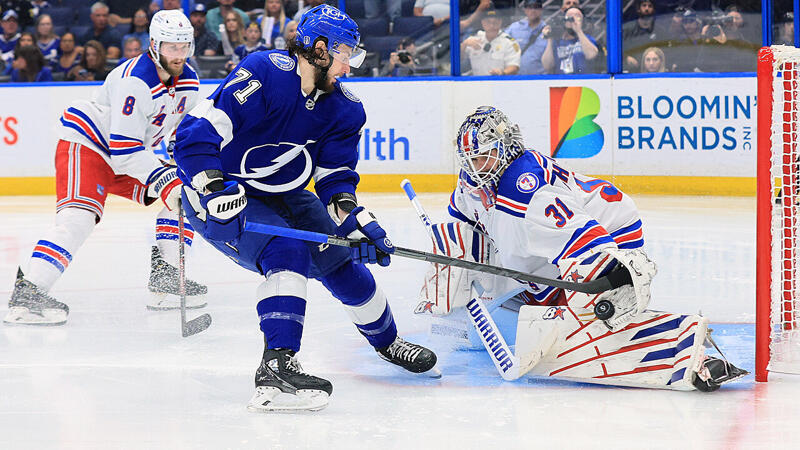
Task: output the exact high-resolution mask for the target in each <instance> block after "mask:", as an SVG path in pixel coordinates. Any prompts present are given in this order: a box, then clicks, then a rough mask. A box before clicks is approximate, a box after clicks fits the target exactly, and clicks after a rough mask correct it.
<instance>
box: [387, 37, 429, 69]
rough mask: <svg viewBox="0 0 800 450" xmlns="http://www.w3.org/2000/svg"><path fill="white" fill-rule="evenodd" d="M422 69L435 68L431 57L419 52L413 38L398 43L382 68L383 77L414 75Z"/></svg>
mask: <svg viewBox="0 0 800 450" xmlns="http://www.w3.org/2000/svg"><path fill="white" fill-rule="evenodd" d="M420 69H426V70H427V72H428V73H430V72H431V70H432V69H433V64H432V62H431V58H430V57H429V56H427V55H420V54H418V53H417V46H416V45H415V43H414V40H413V39H411V38H405V39H403V40H402V41H400V43H399V44H397V50H396V51H394V52H392V53H391V54H390V55H389V61H388V62H387V63H386V64H384V66H383V69H381V76H382V77H412V76H414V75H416V74H417V72H418V71H419V70H420Z"/></svg>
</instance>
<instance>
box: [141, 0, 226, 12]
mask: <svg viewBox="0 0 800 450" xmlns="http://www.w3.org/2000/svg"><path fill="white" fill-rule="evenodd" d="M203 3H211V1H203ZM196 4H197V3H196V2H195V1H194V0H189V11H191V10H193V9H194V5H196ZM149 9H150V13H151V14H155V13H157V12H158V11H161V10H169V9H179V10H181V12H183V0H153V1H152V2H150V8H149Z"/></svg>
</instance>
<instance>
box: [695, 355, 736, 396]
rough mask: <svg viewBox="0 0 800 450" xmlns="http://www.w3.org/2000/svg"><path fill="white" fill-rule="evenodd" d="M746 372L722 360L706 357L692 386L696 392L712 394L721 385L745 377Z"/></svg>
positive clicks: (696, 373)
mask: <svg viewBox="0 0 800 450" xmlns="http://www.w3.org/2000/svg"><path fill="white" fill-rule="evenodd" d="M748 373H750V372H748V371H746V370H744V369H740V368H738V367H736V366H734V365H733V364H731V363H729V362H728V361H726V360H724V359H719V358H714V357H712V356H707V357H706V359H705V360H703V362H702V363H701V364H700V370H698V371H697V372H695V375H694V377H693V378H692V384H694V386H695V387H696V388H697V390H698V391H702V392H713V391H716V390H717V389H719V387H720V386H721V385H722V384H723V383H728V382H731V381H734V380H738V379H739V378H742V377H743V376H745V375H747V374H748Z"/></svg>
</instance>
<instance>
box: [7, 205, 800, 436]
mask: <svg viewBox="0 0 800 450" xmlns="http://www.w3.org/2000/svg"><path fill="white" fill-rule="evenodd" d="M420 197H421V200H422V202H423V204H424V206H425V207H426V208H427V209H428V212H429V213H430V214H431V216H433V218H434V219H440V220H441V219H443V218H444V217H445V213H446V212H445V205H446V200H447V197H446V195H444V194H423V195H421V196H420ZM634 198H635V200H636V201H637V204H638V205H639V208H640V209H641V212H642V217H643V222H644V226H645V236H646V246H647V250H648V252H649V253H650V255H651V257H652V258H653V259H654V260H655V261H656V262H657V263H658V265H659V275H658V276H657V277H656V280H655V281H654V283H653V302H652V303H651V307H652V308H653V309H660V310H668V311H672V312H684V313H686V312H688V313H694V312H698V311H701V312H702V314H704V315H706V316H707V317H709V318H710V320H711V322H712V328H714V330H715V336H716V340H717V343H718V344H719V345H720V346H721V347H722V349H723V351H725V352H726V354H727V356H728V358H729V359H731V360H732V361H733V362H734V363H736V364H737V365H739V366H742V367H744V368H745V369H748V370H751V371H752V369H753V365H754V355H753V348H754V344H753V333H754V327H753V324H752V322H753V321H754V289H755V284H754V281H753V280H754V273H755V200H754V199H752V198H745V199H739V198H719V197H691V198H686V197H645V196H635V197H634ZM360 200H361V202H362V203H364V204H366V205H367V206H368V207H370V208H371V209H372V210H373V211H374V212H375V213H376V214H377V215H378V217H379V219H380V221H381V223H382V224H383V225H384V227H385V228H387V229H388V231H389V235H390V237H391V238H392V240H393V241H394V242H395V244H396V245H400V246H403V247H410V248H420V249H424V250H428V246H429V243H428V241H427V239H426V237H425V232H424V230H423V229H422V228H421V226H420V225H419V224H418V221H417V219H416V216H415V215H414V213H413V210H412V209H411V207H410V206H409V204H408V201H407V200H405V199H404V196H402V195H401V194H397V195H366V194H364V195H362V196H360ZM53 211H54V200H53V198H50V197H4V198H1V197H0V217H1V218H2V220H0V249H2V250H1V251H0V297H2V299H1V300H2V301H1V302H0V315H5V313H6V299H7V298H8V297H9V295H10V293H11V289H12V285H13V280H14V275H15V273H16V267H17V265H18V264H20V263H21V262H23V261H25V259H26V258H27V257H28V255H30V252H31V250H32V247H33V244H34V243H35V242H36V241H37V240H38V239H39V238H40V234H41V233H42V232H43V231H44V230H46V229H47V228H48V227H49V226H50V225H51V223H52V221H53V214H54V212H53ZM156 213H157V208H156V207H151V208H142V207H138V206H136V205H133V204H131V203H127V202H125V201H124V200H119V199H111V201H110V202H109V204H108V205H107V208H106V214H105V217H104V218H103V221H102V222H101V223H100V225H99V226H98V227H97V228H96V230H95V232H94V233H93V234H92V236H91V237H90V238H89V240H88V241H87V243H86V244H85V245H84V246H83V248H81V250H80V251H79V252H77V254H76V255H75V258H74V260H73V262H72V264H71V266H70V267H69V269H68V270H67V271H66V272H65V275H64V276H63V277H62V278H61V280H60V281H59V282H58V283H57V284H56V286H55V288H54V289H53V291H52V292H51V293H52V294H53V295H54V296H55V297H56V298H57V299H59V300H60V301H62V302H65V303H67V304H68V305H69V307H70V316H69V321H68V323H67V324H66V325H65V326H61V327H44V328H35V327H23V326H6V325H2V324H0V449H14V450H16V449H28V448H30V449H50V448H54V449H67V448H76V449H94V448H97V449H110V448H130V449H144V448H156V449H179V448H193V449H194V448H197V449H226V448H231V449H250V448H269V449H281V448H286V449H294V448H313V449H327V448H337V449H338V448H341V449H345V448H348V449H351V448H369V449H372V448H376V449H377V448H381V449H383V448H389V449H395V448H396V449H408V448H412V449H428V448H434V449H446V448H453V449H456V448H457V449H468V448H487V447H488V448H493V449H506V448H548V449H549V448H681V449H714V448H725V449H732V448H741V449H750V448H800V434H798V432H797V431H796V427H797V424H798V423H800V377H791V376H783V377H779V376H774V375H773V377H772V379H773V380H774V381H773V382H770V383H768V384H761V383H759V384H756V383H755V382H754V381H753V376H752V375H749V376H748V377H746V378H744V379H743V380H741V381H739V382H736V383H733V384H728V385H726V386H725V387H723V388H722V389H721V390H720V391H718V392H715V393H713V394H703V393H699V392H689V393H685V392H670V391H657V390H644V389H631V388H613V387H602V386H592V385H587V384H576V383H572V382H566V381H558V380H553V379H544V378H522V379H520V380H517V381H516V382H504V381H502V380H501V379H500V377H499V376H498V375H497V373H496V371H495V369H494V367H493V366H492V363H491V361H490V360H489V357H488V356H487V355H486V354H485V353H484V352H475V351H472V352H470V351H457V352H452V351H448V349H447V348H442V347H441V346H437V342H433V341H430V339H429V338H428V336H427V333H426V330H427V329H426V326H425V325H426V324H425V322H424V320H422V319H420V318H419V317H415V316H414V315H413V314H412V309H413V307H414V306H415V304H416V303H417V302H416V298H417V293H418V291H419V288H420V285H421V279H422V275H423V273H424V272H425V270H426V268H427V267H426V264H425V263H421V262H417V261H412V260H404V259H402V258H394V259H393V262H392V265H391V266H390V267H389V268H377V267H376V268H375V269H374V270H373V272H374V273H375V276H376V278H377V279H378V282H379V283H380V285H381V286H382V287H383V289H384V291H385V292H386V293H387V295H388V296H389V299H390V302H391V305H392V309H393V311H394V313H395V316H396V318H397V322H398V328H399V329H400V332H401V334H402V335H404V336H406V337H411V338H414V339H415V340H417V341H421V342H424V343H427V344H429V345H430V346H432V347H433V348H434V349H436V350H437V351H438V355H439V359H440V368H441V369H442V372H443V373H444V376H443V378H441V379H439V380H433V379H427V378H418V377H412V376H409V375H406V374H404V373H401V372H400V371H398V370H395V369H394V368H392V367H390V366H389V365H388V364H387V363H385V362H383V361H382V360H380V359H379V358H378V357H377V355H376V354H375V353H374V352H373V351H372V349H371V348H370V347H369V346H368V345H367V344H366V342H365V341H364V339H363V338H362V337H361V336H360V335H359V334H358V333H357V332H356V329H355V327H354V326H353V325H352V324H351V322H350V321H349V319H348V317H347V315H346V313H345V311H344V309H343V308H342V307H341V306H340V305H339V303H338V301H336V300H335V299H334V298H333V297H331V296H330V295H329V294H328V293H327V291H325V289H324V288H323V287H322V285H321V284H319V283H317V282H311V283H310V286H309V299H308V308H307V310H308V311H307V317H306V326H305V332H304V339H303V348H302V351H301V352H300V353H299V356H300V361H301V362H302V364H303V367H304V369H305V370H306V371H308V372H310V373H312V374H315V375H319V376H322V377H325V378H327V379H329V380H331V382H332V383H333V386H334V393H333V396H332V398H331V402H330V406H328V408H327V409H325V410H323V411H320V412H317V413H306V414H294V415H292V414H257V413H251V412H248V411H247V410H246V408H245V405H246V403H247V401H248V399H249V398H250V396H251V395H252V392H253V376H254V373H255V369H256V367H257V366H258V363H259V361H260V358H261V352H262V345H263V344H262V337H261V336H262V335H261V332H260V331H259V328H258V317H257V314H256V312H255V304H256V299H255V288H256V286H257V284H258V283H259V281H260V279H259V276H257V275H256V274H253V273H250V272H247V271H246V270H244V269H241V268H239V267H238V266H236V265H235V264H234V263H232V262H231V261H229V260H228V259H226V258H225V257H224V256H222V255H220V254H218V253H216V251H215V250H214V249H213V248H211V247H210V246H209V245H207V244H206V243H205V242H203V241H202V240H201V239H197V240H196V244H195V246H194V247H193V249H192V250H191V253H190V255H189V256H190V258H191V259H190V260H189V262H188V266H189V269H188V271H189V276H190V277H192V278H194V279H196V280H198V281H201V282H204V283H207V284H208V287H209V295H208V299H209V306H208V307H207V308H205V310H204V311H207V312H209V313H210V314H211V315H212V316H213V323H212V325H211V327H210V328H209V329H208V330H206V331H204V332H203V333H201V334H199V335H196V336H193V337H190V338H182V337H181V335H180V322H179V313H178V312H150V311H147V310H146V309H145V307H144V299H145V298H146V296H147V295H148V294H147V289H146V284H147V276H148V273H149V255H150V245H151V244H152V243H153V242H154V240H153V231H152V229H153V222H154V220H155V219H154V216H155V214H156ZM196 314H198V313H197V312H190V313H189V316H190V317H194V316H195V315H196Z"/></svg>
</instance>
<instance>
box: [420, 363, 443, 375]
mask: <svg viewBox="0 0 800 450" xmlns="http://www.w3.org/2000/svg"><path fill="white" fill-rule="evenodd" d="M420 375H425V376H427V377H428V378H442V371H441V370H439V365H438V364H437V365H435V366H433V367H431V368H430V369H429V370H428V371H427V372H422V373H421V374H420Z"/></svg>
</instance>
